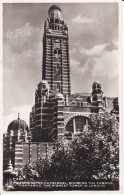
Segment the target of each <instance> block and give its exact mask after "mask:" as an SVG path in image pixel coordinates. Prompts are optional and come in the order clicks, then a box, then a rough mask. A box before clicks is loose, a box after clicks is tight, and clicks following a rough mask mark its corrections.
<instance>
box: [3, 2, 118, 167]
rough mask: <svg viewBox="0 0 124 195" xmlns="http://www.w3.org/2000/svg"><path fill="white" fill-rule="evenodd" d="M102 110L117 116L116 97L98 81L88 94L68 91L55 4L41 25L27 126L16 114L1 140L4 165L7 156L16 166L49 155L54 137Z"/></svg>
mask: <svg viewBox="0 0 124 195" xmlns="http://www.w3.org/2000/svg"><path fill="white" fill-rule="evenodd" d="M104 112H109V113H111V114H112V115H114V116H116V117H117V118H118V117H119V116H118V115H119V107H118V98H113V97H106V96H103V91H102V86H101V84H100V83H99V82H98V81H95V82H94V83H93V84H92V91H91V93H75V94H71V79H70V57H69V35H68V26H67V24H66V23H65V21H64V19H63V16H62V10H61V9H60V7H58V6H57V5H55V4H54V5H52V6H51V7H50V9H49V11H48V18H47V19H46V21H45V24H44V35H43V63H42V81H41V82H39V84H38V86H37V89H36V91H35V104H34V106H33V107H32V111H31V113H30V125H29V128H28V126H27V124H26V123H25V121H23V120H21V119H20V117H19V116H18V119H16V120H14V121H12V122H11V123H10V124H9V126H8V129H7V133H6V134H4V140H3V143H4V147H3V148H4V153H3V154H4V155H3V160H4V168H6V166H7V164H8V163H9V160H10V159H11V162H12V165H13V167H14V168H15V169H18V168H21V167H22V166H23V165H24V164H25V163H26V162H27V161H36V160H38V159H39V158H47V157H49V156H51V155H52V153H53V151H54V143H55V141H56V140H61V139H63V138H64V139H67V140H70V139H73V135H74V134H78V135H80V134H81V133H83V130H84V128H87V127H88V123H89V120H88V118H89V116H90V115H91V114H98V113H104Z"/></svg>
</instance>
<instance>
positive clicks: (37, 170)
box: [22, 113, 119, 181]
mask: <svg viewBox="0 0 124 195" xmlns="http://www.w3.org/2000/svg"><path fill="white" fill-rule="evenodd" d="M118 131H119V126H118V121H117V120H116V119H115V117H113V116H112V115H110V114H108V113H104V114H97V115H91V116H90V117H89V125H88V128H84V131H83V133H82V134H80V136H79V135H74V137H73V139H72V140H71V141H67V140H64V141H63V140H61V141H57V142H56V147H55V151H54V154H53V155H52V157H51V158H47V159H40V160H38V161H37V162H35V163H27V164H26V165H25V166H24V167H23V170H22V171H23V176H25V178H26V180H30V179H35V180H43V181H45V180H47V181H50V180H51V181H68V180H69V181H77V180H78V181H82V180H94V179H97V180H98V179H100V180H102V179H103V180H104V179H105V180H108V179H111V180H113V179H114V180H118V177H119V167H118V164H119V136H118Z"/></svg>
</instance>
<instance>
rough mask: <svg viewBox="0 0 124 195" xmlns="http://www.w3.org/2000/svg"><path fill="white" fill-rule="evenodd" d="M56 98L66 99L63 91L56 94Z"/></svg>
mask: <svg viewBox="0 0 124 195" xmlns="http://www.w3.org/2000/svg"><path fill="white" fill-rule="evenodd" d="M56 98H61V99H64V97H63V95H62V94H61V93H57V94H56Z"/></svg>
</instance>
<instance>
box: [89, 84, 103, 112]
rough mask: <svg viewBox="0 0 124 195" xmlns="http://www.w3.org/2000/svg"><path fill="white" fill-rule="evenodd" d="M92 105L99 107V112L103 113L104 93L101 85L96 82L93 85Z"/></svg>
mask: <svg viewBox="0 0 124 195" xmlns="http://www.w3.org/2000/svg"><path fill="white" fill-rule="evenodd" d="M91 99H92V102H91V103H92V105H93V106H97V107H98V112H103V92H102V89H101V83H99V82H98V81H95V82H94V83H93V85H92V98H91Z"/></svg>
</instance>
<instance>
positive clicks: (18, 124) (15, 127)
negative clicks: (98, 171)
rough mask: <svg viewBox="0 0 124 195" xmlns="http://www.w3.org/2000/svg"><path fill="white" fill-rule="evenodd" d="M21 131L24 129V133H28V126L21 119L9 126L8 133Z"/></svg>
mask: <svg viewBox="0 0 124 195" xmlns="http://www.w3.org/2000/svg"><path fill="white" fill-rule="evenodd" d="M19 129H22V130H23V131H24V130H26V131H28V125H27V123H26V122H25V121H24V120H21V119H20V118H19V117H18V118H17V119H16V120H13V121H12V122H11V123H10V124H9V126H8V129H7V131H8V132H10V130H13V131H18V130H19Z"/></svg>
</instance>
